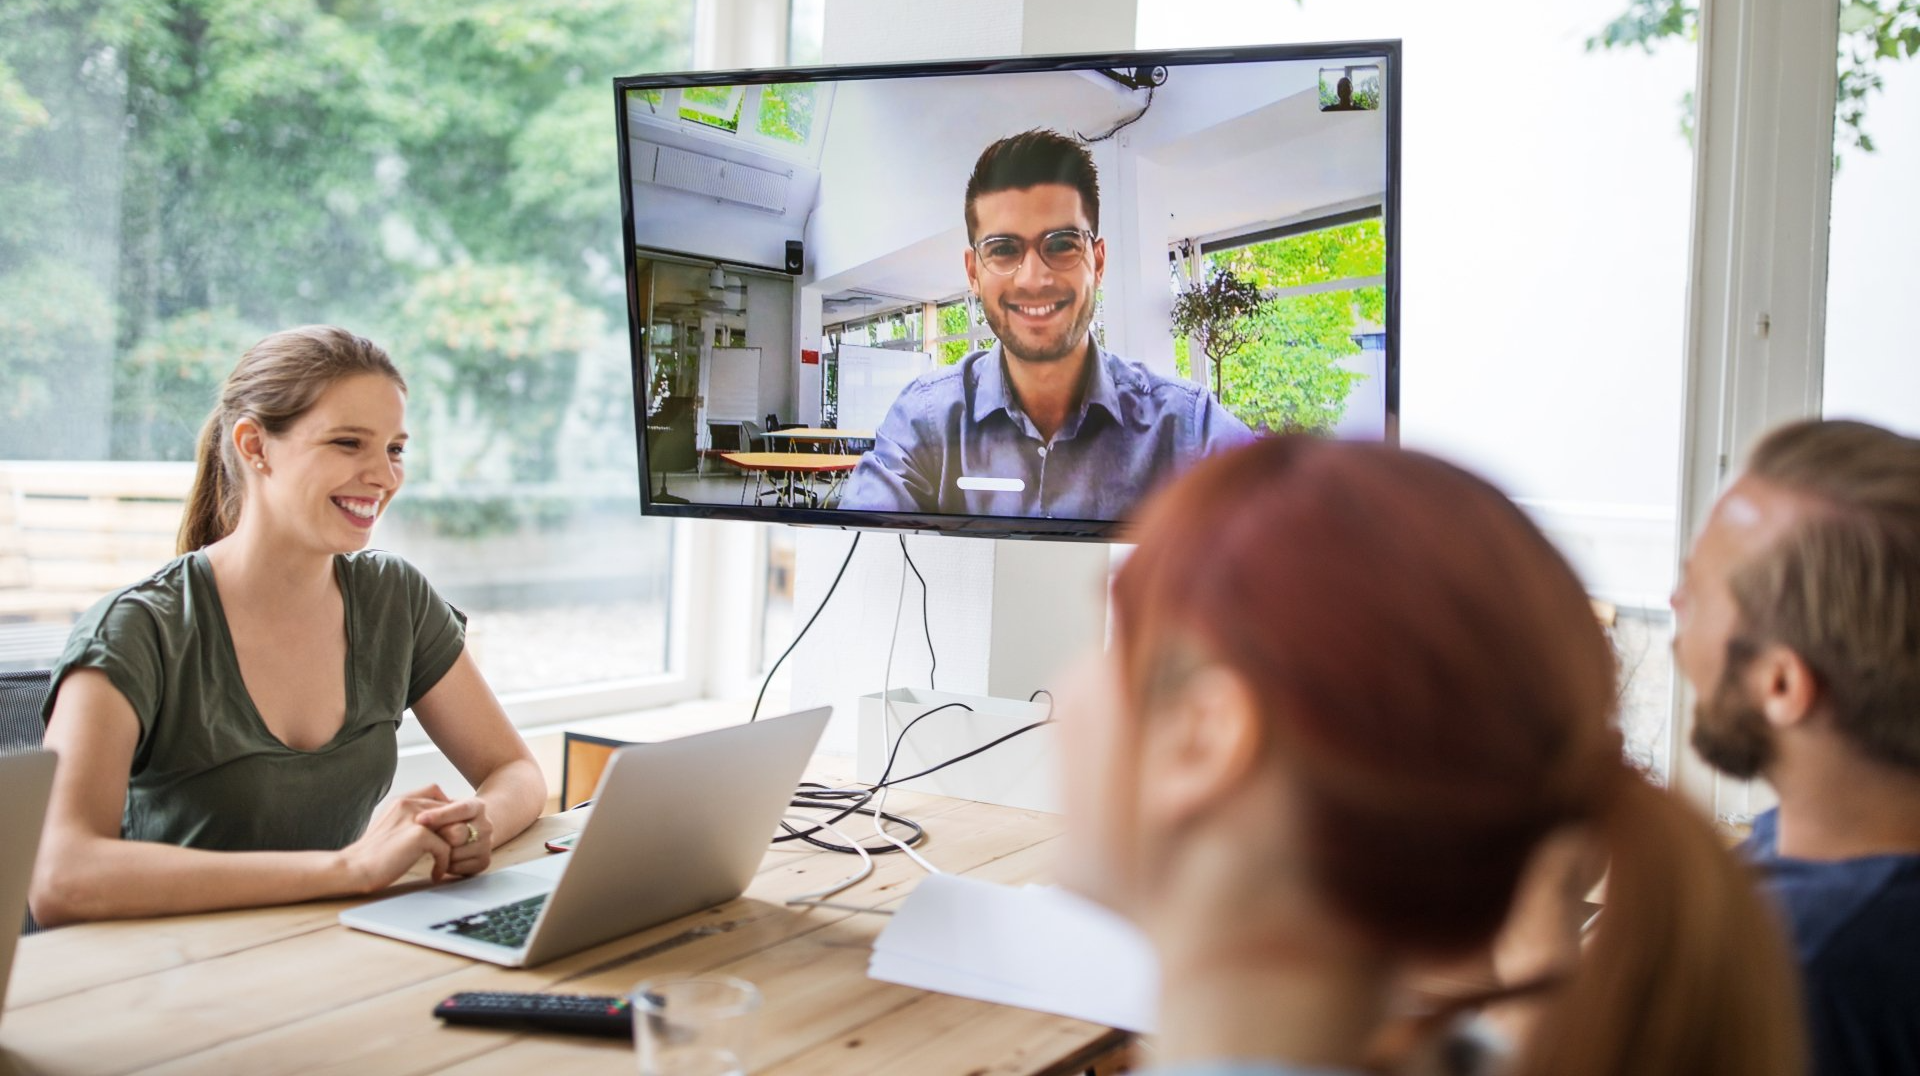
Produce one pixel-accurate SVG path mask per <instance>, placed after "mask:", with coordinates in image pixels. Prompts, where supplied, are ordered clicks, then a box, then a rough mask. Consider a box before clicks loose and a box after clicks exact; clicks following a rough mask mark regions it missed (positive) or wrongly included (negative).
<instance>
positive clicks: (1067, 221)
mask: <svg viewBox="0 0 1920 1076" xmlns="http://www.w3.org/2000/svg"><path fill="white" fill-rule="evenodd" d="M973 211H974V216H975V219H976V221H977V226H976V230H975V232H974V238H975V239H976V240H980V239H985V238H987V237H988V236H996V235H998V236H1011V237H1014V238H1017V239H1019V240H1021V241H1022V242H1023V243H1024V244H1025V245H1026V248H1027V251H1026V257H1025V258H1023V259H1022V260H1021V262H1020V266H1019V268H1017V269H1015V270H1014V271H1013V273H1011V274H1010V275H1005V276H1003V275H1001V274H999V273H995V272H992V271H990V270H988V269H987V268H986V267H985V266H983V265H981V264H979V259H978V258H977V257H976V256H975V254H974V252H973V250H972V249H969V250H968V251H967V255H966V257H967V280H968V282H970V283H971V284H972V285H973V288H974V291H975V293H976V294H978V295H979V296H980V305H981V308H982V309H983V310H984V311H985V312H986V316H987V324H988V325H989V326H990V327H992V329H993V334H994V336H996V337H998V338H999V340H1000V345H1001V347H1002V348H1004V349H1005V350H1006V352H1007V354H1008V355H1009V356H1011V357H1012V358H1015V359H1018V360H1020V361H1023V362H1033V363H1044V362H1058V361H1059V360H1061V359H1064V358H1067V357H1068V356H1070V355H1072V354H1074V352H1075V351H1076V349H1078V348H1081V347H1085V346H1086V342H1087V330H1088V328H1089V327H1090V326H1092V324H1093V296H1094V291H1095V289H1097V288H1099V286H1100V275H1101V273H1102V272H1104V271H1105V269H1106V263H1107V248H1106V243H1105V242H1104V241H1102V240H1098V239H1096V240H1093V241H1092V243H1091V244H1090V245H1089V247H1088V250H1087V253H1086V255H1085V256H1084V257H1082V258H1081V259H1080V264H1079V265H1076V266H1074V267H1073V268H1071V269H1067V270H1058V269H1054V268H1052V267H1051V266H1049V265H1047V263H1046V261H1045V260H1043V259H1042V258H1041V257H1040V251H1039V246H1040V240H1041V237H1043V236H1045V235H1047V234H1048V233H1050V232H1056V231H1059V230H1061V229H1072V228H1079V229H1083V230H1087V231H1091V230H1092V225H1091V223H1090V222H1089V221H1088V220H1087V213H1086V208H1085V207H1084V206H1083V205H1081V201H1080V192H1079V191H1078V190H1075V189H1074V188H1073V187H1070V186H1067V185H1066V184H1063V183H1042V184H1039V185H1037V186H1033V187H1026V188H1023V189H1020V190H1006V191H994V192H993V193H991V194H982V195H980V196H979V197H978V198H975V199H974V202H973Z"/></svg>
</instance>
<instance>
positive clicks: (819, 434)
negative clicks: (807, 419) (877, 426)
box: [765, 426, 873, 452]
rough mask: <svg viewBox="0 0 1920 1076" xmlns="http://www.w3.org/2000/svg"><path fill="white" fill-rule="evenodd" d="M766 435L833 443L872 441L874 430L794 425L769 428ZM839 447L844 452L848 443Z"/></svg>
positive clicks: (791, 439)
mask: <svg viewBox="0 0 1920 1076" xmlns="http://www.w3.org/2000/svg"><path fill="white" fill-rule="evenodd" d="M765 436H766V437H768V438H769V439H771V438H775V437H784V438H786V439H787V440H789V441H810V442H815V443H822V444H832V443H834V442H846V441H871V440H873V431H872V430H830V429H826V428H824V427H817V426H794V427H791V428H788V429H784V430H768V431H767V432H766V434H765ZM839 447H840V450H841V451H843V452H844V451H845V450H846V445H845V444H844V443H842V444H841V445H840V446H839Z"/></svg>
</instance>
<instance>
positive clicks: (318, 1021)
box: [0, 774, 1129, 1076]
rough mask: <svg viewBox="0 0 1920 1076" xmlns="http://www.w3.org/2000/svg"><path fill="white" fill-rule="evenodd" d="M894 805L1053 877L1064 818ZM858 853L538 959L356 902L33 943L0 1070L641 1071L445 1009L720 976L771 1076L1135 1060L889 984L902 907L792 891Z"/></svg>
mask: <svg viewBox="0 0 1920 1076" xmlns="http://www.w3.org/2000/svg"><path fill="white" fill-rule="evenodd" d="M816 776H817V777H820V775H817V774H816ZM820 779H827V778H825V777H821V778H820ZM887 809H888V810H889V811H902V810H904V811H905V812H907V813H909V814H911V815H912V817H914V818H915V819H916V820H917V821H920V822H921V823H923V824H924V825H925V826H926V827H927V834H928V836H927V841H926V842H925V844H924V845H922V846H921V847H922V848H923V849H924V850H925V851H926V854H927V858H928V859H930V860H932V861H933V863H934V864H935V865H937V866H938V867H940V868H941V869H942V870H944V871H949V872H953V873H959V874H965V875H968V876H969V877H974V878H982V879H986V880H989V881H993V882H1000V883H1005V884H1009V885H1023V884H1026V883H1028V882H1033V881H1043V880H1045V878H1046V877H1047V875H1048V873H1049V870H1050V867H1051V861H1052V856H1053V844H1054V842H1055V841H1056V839H1057V837H1058V835H1059V833H1060V831H1061V822H1060V818H1059V817H1058V816H1057V815H1051V814H1045V813H1040V812H1035V811H1023V810H1015V809H1013V808H1008V807H998V806H993V805H989V804H983V803H972V802H968V801H965V800H954V799H946V798H943V797H936V796H926V795H920V794H915V793H906V792H896V793H894V794H893V796H892V797H891V798H890V799H889V801H888V804H887ZM577 825H578V823H577V822H576V821H574V820H572V819H569V818H567V817H565V816H561V815H549V816H547V817H545V818H542V819H540V820H539V821H538V822H536V823H534V825H533V827H532V828H531V829H529V830H528V831H527V832H526V833H524V834H522V835H521V836H520V837H518V838H517V839H515V840H514V841H512V842H510V843H509V844H507V845H506V846H504V847H503V848H502V849H501V850H500V851H499V852H498V853H497V854H496V855H495V857H494V862H495V863H496V864H502V865H504V864H507V863H514V862H518V861H521V860H525V859H528V858H530V857H534V856H541V855H546V854H547V853H546V852H545V851H544V849H543V842H544V841H546V840H547V839H549V838H552V837H555V836H557V835H559V834H561V833H565V832H568V831H571V830H573V829H575V828H577ZM857 866H858V861H857V860H855V859H854V858H853V857H851V856H843V855H836V854H834V853H830V852H823V851H818V850H814V849H811V848H810V847H808V846H805V845H803V844H800V843H799V842H790V843H787V844H781V845H776V846H773V847H772V849H771V850H770V851H769V852H768V853H767V856H766V859H765V860H764V861H762V863H761V866H760V871H759V873H758V875H757V876H756V877H755V878H754V880H753V882H752V883H751V884H750V885H749V886H748V887H747V891H746V894H745V895H744V896H742V897H741V898H740V899H738V900H735V901H731V902H729V903H727V904H723V905H721V906H719V907H717V908H712V909H709V910H707V911H705V912H698V913H695V914H693V915H690V916H686V917H685V918H682V919H678V920H675V921H673V922H670V923H665V924H662V925H661V926H658V927H654V928H653V929H651V930H645V931H642V932H640V933H638V934H635V935H632V936H631V937H628V938H625V939H622V940H619V941H614V942H609V943H607V944H604V945H600V946H596V947H594V948H592V949H589V950H587V951H585V952H581V953H576V954H574V955H573V956H570V957H566V958H563V959H560V960H556V961H553V962H552V963H549V964H546V965H543V966H541V967H538V968H530V969H509V968H501V967H496V966H494V965H491V964H483V963H479V962H476V961H472V960H468V959H465V958H463V957H458V956H453V955H451V954H448V953H442V952H439V951H437V950H433V949H426V948H422V947H420V946H417V945H409V944H407V943H405V942H400V941H393V940H390V939H387V938H381V937H377V936H375V935H372V934H364V933H361V932H359V931H355V930H349V929H347V928H346V927H343V926H341V925H339V922H338V920H337V918H336V917H337V916H338V914H339V912H340V910H341V909H342V908H345V907H347V906H349V905H350V904H352V903H356V902H353V901H329V902H317V903H312V904H301V905H295V906H292V907H283V908H261V909H254V910H249V911H239V912H224V913H215V914H208V915H189V916H179V917H175V918H168V919H149V920H139V921H131V922H122V923H97V924H90V925H85V926H77V927H67V928H63V929H59V930H52V931H47V932H44V933H40V934H36V935H33V936H31V937H27V938H23V939H21V943H20V948H19V953H18V956H17V957H16V959H15V962H14V969H13V985H12V988H11V989H10V990H9V991H8V994H7V1012H6V1014H5V1017H4V1019H0V1072H5V1071H7V1068H8V1065H9V1063H11V1065H12V1066H13V1067H16V1068H18V1069H21V1070H23V1071H26V1072H45V1073H109V1072H129V1071H143V1072H163V1073H196V1074H197V1073H207V1072H233V1073H271V1072H282V1071H302V1072H309V1071H315V1070H327V1071H334V1072H350V1073H362V1072H378V1073H384V1072H406V1073H427V1072H458V1073H475V1074H479V1073H503V1074H505V1073H510V1074H515V1076H524V1074H527V1073H537V1074H538V1076H565V1074H568V1073H631V1072H633V1071H635V1068H636V1063H635V1058H634V1051H633V1046H632V1044H631V1043H627V1042H621V1041H619V1040H611V1039H592V1038H581V1037H574V1036H564V1035H556V1034H546V1033H519V1032H500V1031H491V1030H480V1029H465V1028H453V1027H445V1026H442V1024H441V1023H440V1021H439V1020H437V1019H435V1018H434V1017H433V1016H432V1015H431V1012H432V1009H433V1006H434V1004H435V1003H436V1002H438V1001H440V999H442V998H444V997H446V996H448V995H449V994H453V993H456V992H458V991H462V990H537V991H547V992H553V993H581V994H618V993H624V992H625V991H627V990H629V989H630V988H631V987H632V986H633V985H634V984H635V983H637V982H639V981H640V980H642V979H645V978H647V977H649V976H654V975H669V974H692V973H703V972H718V973H723V974H728V975H737V976H739V977H741V978H743V979H747V980H749V981H751V982H753V983H754V984H755V985H757V986H758V987H759V988H760V990H761V992H762V993H763V994H764V996H765V1004H764V1007H763V1008H762V1009H761V1011H760V1014H759V1017H758V1019H757V1021H756V1023H755V1029H754V1039H755V1048H754V1052H753V1056H752V1058H751V1060H752V1064H751V1066H750V1068H749V1071H750V1072H753V1073H768V1074H782V1076H784V1074H800V1073H823V1074H824V1073H911V1074H916V1076H939V1074H942V1073H952V1074H955V1076H960V1074H969V1073H986V1072H991V1073H996V1074H1003V1073H1047V1074H1062V1076H1064V1074H1068V1073H1072V1074H1076V1076H1077V1074H1080V1073H1084V1072H1086V1071H1088V1070H1089V1069H1096V1070H1097V1071H1100V1072H1103V1073H1104V1072H1110V1071H1117V1070H1118V1066H1119V1065H1120V1064H1122V1058H1123V1057H1124V1055H1125V1054H1126V1053H1128V1052H1129V1051H1128V1050H1127V1044H1128V1042H1129V1036H1127V1035H1125V1034H1123V1033H1122V1032H1118V1031H1114V1030H1112V1029H1109V1028H1103V1027H1098V1026H1095V1025H1093V1024H1087V1023H1082V1022H1080V1021H1078V1020H1069V1019H1066V1018H1064V1017H1058V1016H1048V1015H1045V1014H1043V1013H1037V1012H1029V1011H1027V1010H1024V1009H1014V1008H1008V1007H1005V1006H999V1005H991V1004H988V1003H985V1002H979V1001H970V1000H966V999H963V998H957V997H949V996H946V995H942V994H930V993H927V992H925V991H921V990H916V989H913V988H910V987H904V986H896V985H893V984H891V983H882V982H877V981H875V980H872V979H869V978H867V957H868V955H869V950H870V947H871V946H872V943H873V940H874V938H875V937H877V936H878V934H879V932H880V930H881V928H882V927H884V926H885V925H886V922H887V920H886V919H885V917H883V916H878V915H870V914H862V913H852V912H844V911H838V910H834V909H827V908H811V909H800V908H787V907H784V906H783V905H782V904H781V901H782V900H783V899H785V898H786V897H788V896H790V895H796V894H800V893H805V892H808V891H811V890H815V889H818V888H820V887H821V886H823V885H825V884H827V883H828V882H830V881H832V880H834V879H836V878H839V877H843V876H845V875H846V874H848V873H851V872H852V871H853V870H854V869H855V868H856V867H857ZM922 877H924V874H923V872H922V871H921V868H920V867H918V866H916V865H915V864H914V863H913V862H912V861H911V860H909V859H907V858H906V857H905V856H900V855H889V856H876V857H875V865H874V873H873V876H872V877H870V878H868V879H867V880H865V881H863V882H861V883H860V884H859V885H857V886H854V887H853V888H851V889H848V890H846V891H844V892H842V893H840V894H838V895H837V896H836V897H835V898H834V899H835V900H837V901H845V902H846V903H848V904H852V905H859V906H884V907H889V908H892V907H898V905H899V902H900V900H901V899H902V898H903V897H904V896H905V895H906V894H907V893H908V892H909V891H910V890H911V889H912V888H913V887H914V885H915V884H917V883H918V881H919V879H920V878H922Z"/></svg>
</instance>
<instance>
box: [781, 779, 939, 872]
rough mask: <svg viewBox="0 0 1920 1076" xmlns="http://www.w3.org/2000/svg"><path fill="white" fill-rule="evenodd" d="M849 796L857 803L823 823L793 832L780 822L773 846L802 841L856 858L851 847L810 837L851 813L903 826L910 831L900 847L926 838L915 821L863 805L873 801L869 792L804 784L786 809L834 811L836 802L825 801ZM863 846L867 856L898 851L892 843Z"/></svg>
mask: <svg viewBox="0 0 1920 1076" xmlns="http://www.w3.org/2000/svg"><path fill="white" fill-rule="evenodd" d="M850 796H851V797H857V800H856V802H855V804H854V805H853V806H852V807H848V808H846V809H844V810H841V811H840V813H839V814H836V815H834V816H833V817H832V818H830V819H828V820H827V821H825V822H822V823H819V824H817V825H815V826H813V827H812V828H810V829H796V828H795V827H794V826H793V824H792V823H791V822H788V821H787V820H786V819H781V820H780V828H781V829H784V830H786V833H785V835H783V836H779V837H775V838H774V839H773V843H775V844H782V843H785V842H787V841H795V840H798V841H805V842H807V843H808V844H810V845H813V846H814V847H815V848H819V849H822V850H824V851H828V852H841V853H844V854H846V855H858V854H859V852H858V851H857V850H856V849H855V847H854V846H853V845H849V844H836V843H834V842H833V841H828V840H823V839H821V838H819V837H816V836H814V834H816V833H819V832H820V831H821V830H822V829H823V828H825V827H827V826H831V825H834V824H835V823H837V822H839V821H840V820H841V819H843V818H845V817H847V816H848V815H852V814H864V815H869V816H872V815H876V814H877V815H878V816H879V817H880V821H882V822H889V823H897V824H899V825H902V826H905V827H906V828H907V829H908V830H909V831H910V832H909V833H908V835H907V837H906V839H905V840H904V841H902V842H901V843H902V844H908V845H914V844H919V843H920V842H921V841H922V840H925V839H926V836H927V831H926V827H924V826H922V825H921V824H920V823H918V822H915V821H914V820H913V819H911V818H908V817H906V816H905V815H897V814H894V813H892V812H891V811H879V810H876V809H875V808H873V807H869V806H867V805H866V804H867V802H868V801H869V800H871V799H872V798H873V792H872V791H871V790H869V789H840V788H828V787H826V786H824V785H819V784H815V783H813V782H804V783H802V784H801V786H800V789H799V795H797V796H796V797H795V798H794V799H793V800H791V801H790V802H789V803H788V806H789V807H800V808H804V809H808V810H819V811H831V810H835V809H837V808H838V807H839V805H838V804H836V803H832V802H827V801H828V800H832V799H836V798H848V797H850ZM865 847H866V851H867V854H869V855H876V856H883V855H887V854H889V853H891V852H898V851H900V846H899V845H896V844H892V843H885V844H881V845H877V846H876V845H867V846H865Z"/></svg>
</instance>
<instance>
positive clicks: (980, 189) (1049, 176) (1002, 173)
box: [967, 128, 1100, 243]
mask: <svg viewBox="0 0 1920 1076" xmlns="http://www.w3.org/2000/svg"><path fill="white" fill-rule="evenodd" d="M1042 183H1059V184H1062V185H1064V186H1068V187H1072V188H1073V189H1075V190H1077V191H1079V192H1080V205H1081V206H1082V207H1084V208H1085V209H1086V211H1087V227H1088V228H1090V229H1091V230H1092V231H1093V233H1094V234H1095V235H1098V234H1100V173H1099V171H1098V170H1096V169H1095V168H1094V167H1093V154H1091V153H1088V152H1087V147H1086V146H1084V145H1081V144H1080V143H1079V142H1077V141H1075V140H1074V139H1071V138H1068V137H1067V136H1066V135H1063V134H1061V133H1060V132H1058V131H1050V130H1047V129H1046V128H1036V129H1034V130H1031V131H1022V132H1020V133H1019V134H1017V135H1011V136H1009V137H1006V138H1003V139H1001V140H1000V141H998V142H995V143H994V144H993V145H991V146H988V147H987V148H986V149H985V150H983V151H982V152H981V154H980V159H979V160H978V161H975V162H974V165H973V175H971V176H968V177H967V241H968V242H970V243H971V242H973V241H974V240H975V239H977V238H978V236H976V235H974V232H975V231H976V230H977V229H978V228H979V226H980V221H979V219H978V218H977V217H976V216H975V215H974V212H973V201H974V199H976V198H978V197H980V196H981V195H983V194H995V193H998V192H1000V191H1023V190H1026V189H1027V188H1028V187H1037V186H1039V185H1040V184H1042Z"/></svg>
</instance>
